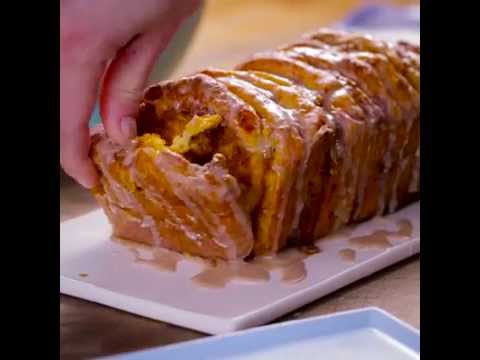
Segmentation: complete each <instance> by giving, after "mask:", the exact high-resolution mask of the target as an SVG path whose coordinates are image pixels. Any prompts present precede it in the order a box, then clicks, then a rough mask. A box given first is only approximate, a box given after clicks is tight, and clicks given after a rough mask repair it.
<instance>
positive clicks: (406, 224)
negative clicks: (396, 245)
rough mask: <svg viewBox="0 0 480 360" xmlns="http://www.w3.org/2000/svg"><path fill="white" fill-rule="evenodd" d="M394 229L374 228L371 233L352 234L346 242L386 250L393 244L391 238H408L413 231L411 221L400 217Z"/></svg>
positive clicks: (358, 246)
mask: <svg viewBox="0 0 480 360" xmlns="http://www.w3.org/2000/svg"><path fill="white" fill-rule="evenodd" d="M396 225H397V230H396V231H389V230H376V231H374V232H373V233H371V234H368V235H363V236H354V237H351V238H350V239H348V242H349V243H350V244H351V245H352V246H354V247H356V248H358V249H380V250H386V249H388V248H390V247H392V246H393V244H392V242H391V241H390V240H392V239H410V238H411V236H412V232H413V226H412V223H411V222H410V221H409V220H407V219H401V220H399V221H398V222H397V223H396Z"/></svg>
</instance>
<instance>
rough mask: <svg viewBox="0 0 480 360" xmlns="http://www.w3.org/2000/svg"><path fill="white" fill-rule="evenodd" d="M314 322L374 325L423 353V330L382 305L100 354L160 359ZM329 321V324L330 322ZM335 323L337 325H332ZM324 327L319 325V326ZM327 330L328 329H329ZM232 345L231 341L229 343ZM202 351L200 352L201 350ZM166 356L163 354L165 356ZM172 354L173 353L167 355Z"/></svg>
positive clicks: (334, 329) (104, 359) (333, 329)
mask: <svg viewBox="0 0 480 360" xmlns="http://www.w3.org/2000/svg"><path fill="white" fill-rule="evenodd" d="M313 324H317V325H320V324H322V326H323V329H328V331H329V334H332V333H336V332H340V331H345V330H355V329H358V328H363V327H370V328H375V329H378V330H379V331H381V332H383V333H385V334H387V335H388V336H390V337H392V338H393V339H395V340H397V341H398V342H399V343H401V344H402V345H404V346H405V347H407V348H409V349H410V350H412V351H414V352H415V353H417V354H420V331H419V330H417V329H415V328H414V327H412V326H410V325H408V324H406V323H405V322H403V321H401V320H399V319H398V318H396V317H395V316H393V315H391V314H390V313H388V312H386V311H384V310H382V309H380V308H378V307H367V308H361V309H354V310H349V311H343V312H337V313H332V314H327V315H322V316H317V317H313V318H307V319H301V320H291V321H285V322H282V323H276V324H270V325H265V326H260V327H257V328H253V329H246V330H241V331H237V332H233V333H228V334H223V335H215V336H210V337H208V338H202V339H198V340H192V341H186V342H182V343H178V344H172V345H166V346H161V347H155V348H152V349H146V350H140V351H135V352H130V353H125V354H117V355H113V356H108V357H102V358H98V360H109V359H110V360H122V359H123V360H147V359H157V358H158V359H160V357H159V356H165V355H166V356H168V355H176V352H177V353H181V352H183V351H184V350H185V349H191V348H195V347H202V346H204V347H206V346H207V345H208V344H211V343H215V342H220V341H221V344H225V343H229V342H232V341H234V340H235V339H236V340H237V341H239V340H238V339H242V336H243V338H246V339H248V338H249V337H251V336H254V335H255V334H261V333H266V332H268V331H272V330H277V332H278V330H282V329H283V328H289V327H293V328H298V329H300V330H301V329H302V328H308V327H309V326H312V325H313ZM327 325H328V326H327ZM332 325H333V326H332ZM319 328H321V327H320V326H317V329H319ZM326 334H327V333H326ZM227 347H228V345H227ZM197 354H198V353H197ZM162 358H163V357H162ZM166 358H170V357H166Z"/></svg>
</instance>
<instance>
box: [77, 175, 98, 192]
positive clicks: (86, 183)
mask: <svg viewBox="0 0 480 360" xmlns="http://www.w3.org/2000/svg"><path fill="white" fill-rule="evenodd" d="M78 182H79V184H80V185H82V186H83V187H84V188H85V189H89V190H90V189H92V188H93V187H94V186H95V185H96V184H97V182H96V181H95V179H90V178H88V179H78Z"/></svg>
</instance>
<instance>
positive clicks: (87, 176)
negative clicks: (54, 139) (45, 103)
mask: <svg viewBox="0 0 480 360" xmlns="http://www.w3.org/2000/svg"><path fill="white" fill-rule="evenodd" d="M102 69H103V68H102V64H101V63H99V64H98V65H91V64H82V65H77V64H71V65H64V66H62V67H61V69H60V94H61V95H60V163H61V165H62V167H63V169H64V170H65V172H66V173H67V174H68V175H70V176H71V177H73V178H74V179H75V180H77V181H78V182H79V183H80V184H81V185H83V186H84V187H86V188H92V187H93V186H94V185H95V184H96V181H97V176H98V175H97V172H96V170H95V167H94V165H93V163H92V161H91V159H90V158H89V150H90V134H89V128H88V122H89V119H90V115H91V112H92V110H93V107H94V104H95V100H96V94H97V87H98V82H99V79H100V77H101V74H102Z"/></svg>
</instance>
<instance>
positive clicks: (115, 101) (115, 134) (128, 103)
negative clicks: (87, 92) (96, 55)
mask: <svg viewBox="0 0 480 360" xmlns="http://www.w3.org/2000/svg"><path fill="white" fill-rule="evenodd" d="M177 28H178V25H177V24H172V25H169V26H168V27H165V25H164V24H162V26H161V27H158V28H156V29H153V30H151V31H149V32H146V33H144V34H142V35H140V36H137V37H135V38H134V39H133V40H132V41H130V42H129V43H128V44H127V45H126V46H124V47H123V48H122V49H121V50H120V51H119V52H118V53H117V56H116V57H115V58H114V59H113V60H112V62H111V63H110V65H109V67H108V69H107V71H106V73H105V75H104V78H103V83H102V90H101V94H100V114H101V116H102V119H103V124H104V127H105V130H106V131H107V133H108V135H109V136H110V137H111V138H112V139H113V140H114V141H116V142H118V143H121V144H122V143H125V142H126V141H128V140H129V139H131V138H132V137H134V136H135V135H136V121H135V116H136V115H137V110H138V104H139V102H140V99H141V97H142V94H143V90H144V87H145V84H146V82H147V80H148V77H149V75H150V72H151V70H152V68H153V66H154V64H155V61H156V59H157V58H158V56H159V54H160V53H161V52H162V51H163V50H164V49H165V48H166V47H167V45H168V43H169V41H170V39H171V38H172V37H173V35H174V34H175V31H176V30H177Z"/></svg>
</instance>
